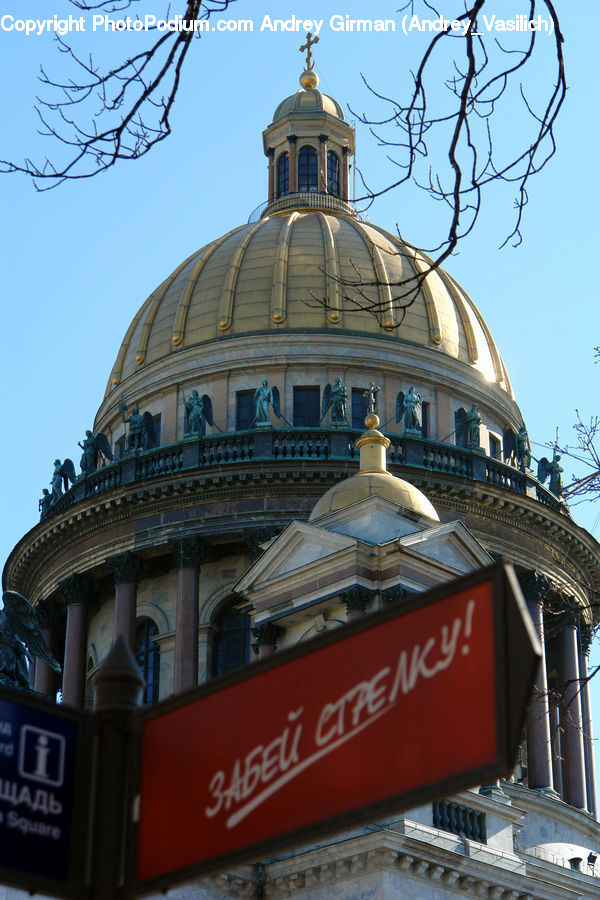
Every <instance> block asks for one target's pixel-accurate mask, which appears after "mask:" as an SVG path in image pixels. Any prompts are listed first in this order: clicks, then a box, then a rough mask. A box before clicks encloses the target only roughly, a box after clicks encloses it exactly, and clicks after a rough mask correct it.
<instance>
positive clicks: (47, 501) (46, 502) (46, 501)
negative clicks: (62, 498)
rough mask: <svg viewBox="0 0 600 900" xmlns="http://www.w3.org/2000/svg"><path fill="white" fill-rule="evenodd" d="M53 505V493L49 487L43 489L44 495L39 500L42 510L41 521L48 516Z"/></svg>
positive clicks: (39, 507)
mask: <svg viewBox="0 0 600 900" xmlns="http://www.w3.org/2000/svg"><path fill="white" fill-rule="evenodd" d="M51 506H52V494H51V493H50V491H49V490H48V488H44V489H43V490H42V496H41V498H40V499H39V500H38V509H39V511H40V522H41V521H42V520H43V519H45V518H46V516H47V515H48V512H49V510H50V507H51Z"/></svg>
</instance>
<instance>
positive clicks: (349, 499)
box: [308, 472, 440, 522]
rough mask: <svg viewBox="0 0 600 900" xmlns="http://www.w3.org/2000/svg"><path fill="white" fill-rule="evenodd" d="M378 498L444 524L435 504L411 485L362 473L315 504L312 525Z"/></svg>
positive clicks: (385, 474)
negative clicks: (359, 503) (322, 518)
mask: <svg viewBox="0 0 600 900" xmlns="http://www.w3.org/2000/svg"><path fill="white" fill-rule="evenodd" d="M374 496H378V497H383V498H384V499H385V500H390V501H391V502H392V503H394V504H395V505H396V506H398V507H400V508H401V510H406V511H407V512H409V513H413V514H416V515H417V516H419V517H421V516H423V517H424V518H425V519H431V520H433V521H434V522H439V520H440V519H439V516H438V514H437V513H436V511H435V509H434V507H433V505H432V503H431V501H430V500H428V499H427V497H426V496H425V494H423V493H422V492H421V491H420V490H419V489H418V488H416V487H415V486H414V485H412V484H409V483H408V481H403V480H402V479H401V478H396V476H395V475H392V474H391V473H390V472H359V474H358V475H354V476H353V477H352V478H347V479H346V480H345V481H342V482H341V484H336V486H335V487H333V488H330V489H329V490H328V491H327V492H326V493H325V494H323V496H322V497H321V499H320V500H318V501H317V503H316V504H315V507H314V509H313V511H312V512H311V514H310V516H309V519H308V521H309V522H314V521H315V520H316V519H320V518H321V517H322V516H325V515H327V514H328V513H331V512H336V511H337V510H340V509H346V508H347V507H348V506H352V505H353V504H354V503H358V502H359V501H360V500H366V499H367V498H369V497H374Z"/></svg>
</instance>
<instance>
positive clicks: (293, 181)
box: [288, 134, 298, 194]
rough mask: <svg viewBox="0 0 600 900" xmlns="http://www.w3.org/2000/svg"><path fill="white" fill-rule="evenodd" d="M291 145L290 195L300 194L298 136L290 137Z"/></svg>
mask: <svg viewBox="0 0 600 900" xmlns="http://www.w3.org/2000/svg"><path fill="white" fill-rule="evenodd" d="M288 144H289V151H288V157H289V163H290V194H296V193H297V192H298V175H297V174H296V135H295V134H290V136H289V137H288Z"/></svg>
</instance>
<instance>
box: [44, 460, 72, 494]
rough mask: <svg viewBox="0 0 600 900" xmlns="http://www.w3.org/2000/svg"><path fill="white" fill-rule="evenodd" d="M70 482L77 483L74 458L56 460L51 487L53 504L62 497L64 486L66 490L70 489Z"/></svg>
mask: <svg viewBox="0 0 600 900" xmlns="http://www.w3.org/2000/svg"><path fill="white" fill-rule="evenodd" d="M69 484H75V466H74V465H73V460H72V459H65V461H64V462H61V461H60V459H55V460H54V472H53V473H52V480H51V481H50V487H51V488H52V504H54V503H56V501H57V500H58V499H59V498H60V497H62V492H63V487H64V489H65V491H68V490H69Z"/></svg>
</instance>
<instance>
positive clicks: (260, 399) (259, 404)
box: [252, 378, 290, 425]
mask: <svg viewBox="0 0 600 900" xmlns="http://www.w3.org/2000/svg"><path fill="white" fill-rule="evenodd" d="M269 405H270V406H272V407H273V412H274V413H275V415H276V416H277V418H278V419H283V421H284V422H285V423H286V424H287V425H289V424H290V423H289V422H288V421H287V419H286V418H285V416H284V415H283V414H282V412H281V398H280V396H279V390H278V389H277V387H276V386H275V385H273V387H272V388H270V387H269V382H268V381H267V379H266V378H263V381H262V384H261V386H260V387H257V388H256V390H255V391H254V419H253V420H252V425H270V424H271V420H270V418H269Z"/></svg>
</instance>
